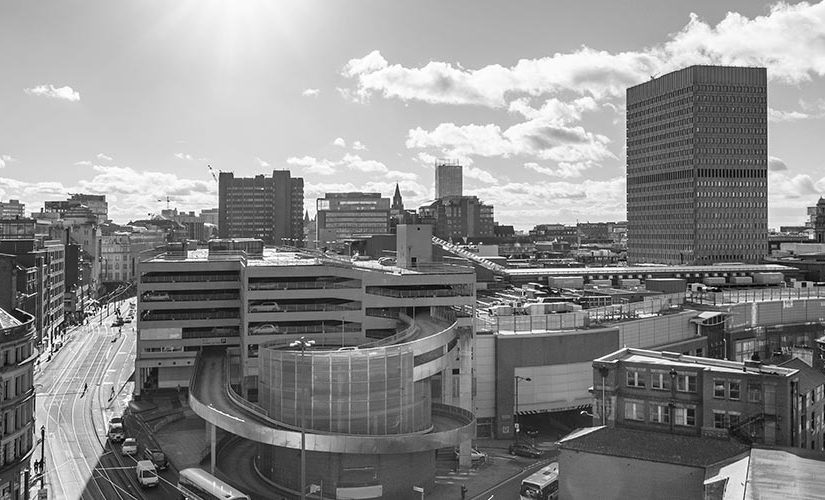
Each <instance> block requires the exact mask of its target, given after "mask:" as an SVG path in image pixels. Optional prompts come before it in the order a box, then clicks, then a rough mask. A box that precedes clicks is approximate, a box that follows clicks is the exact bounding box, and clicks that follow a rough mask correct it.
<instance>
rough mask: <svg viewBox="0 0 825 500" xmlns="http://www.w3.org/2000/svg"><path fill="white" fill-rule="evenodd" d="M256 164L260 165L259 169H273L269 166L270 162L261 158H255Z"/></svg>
mask: <svg viewBox="0 0 825 500" xmlns="http://www.w3.org/2000/svg"><path fill="white" fill-rule="evenodd" d="M255 163H257V164H258V166H259V167H261V168H269V167H271V165H270V164H269V162H268V161H266V160H262V159H261V158H259V157H257V156H256V157H255Z"/></svg>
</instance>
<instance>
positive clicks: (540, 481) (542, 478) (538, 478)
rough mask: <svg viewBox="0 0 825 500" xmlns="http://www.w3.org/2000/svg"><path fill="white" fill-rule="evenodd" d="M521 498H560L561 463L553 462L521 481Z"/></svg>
mask: <svg viewBox="0 0 825 500" xmlns="http://www.w3.org/2000/svg"><path fill="white" fill-rule="evenodd" d="M519 498H520V499H521V500H556V499H557V498H559V464H558V462H553V463H551V464H550V465H548V466H546V467H543V468H541V469H539V471H538V472H536V473H535V474H532V475H531V476H530V477H528V478H526V479H525V480H523V481H522V482H521V491H520V492H519Z"/></svg>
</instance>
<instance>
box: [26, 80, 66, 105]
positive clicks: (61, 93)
mask: <svg viewBox="0 0 825 500" xmlns="http://www.w3.org/2000/svg"><path fill="white" fill-rule="evenodd" d="M23 91H24V92H25V93H27V94H29V95H35V96H41V97H48V98H51V99H61V100H64V101H69V102H77V101H79V100H80V92H77V91H76V90H74V89H73V88H71V87H69V86H68V85H67V86H65V87H55V86H54V85H51V84H49V85H38V86H36V87H31V88H26V89H23Z"/></svg>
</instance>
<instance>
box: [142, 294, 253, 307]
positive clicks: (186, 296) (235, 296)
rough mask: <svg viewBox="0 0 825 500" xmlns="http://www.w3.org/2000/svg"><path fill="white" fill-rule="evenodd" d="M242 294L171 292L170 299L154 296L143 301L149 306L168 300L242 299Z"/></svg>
mask: <svg viewBox="0 0 825 500" xmlns="http://www.w3.org/2000/svg"><path fill="white" fill-rule="evenodd" d="M240 298H241V297H240V295H239V294H238V293H201V294H196V293H183V294H171V293H170V294H169V299H160V300H159V299H152V298H144V299H142V302H143V303H144V304H146V305H147V307H148V306H149V305H150V304H152V303H156V302H160V303H168V302H194V301H203V300H240Z"/></svg>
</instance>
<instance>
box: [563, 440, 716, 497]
mask: <svg viewBox="0 0 825 500" xmlns="http://www.w3.org/2000/svg"><path fill="white" fill-rule="evenodd" d="M704 480H705V471H704V469H703V468H700V467H687V466H682V465H674V464H665V463H660V462H651V461H647V460H638V459H633V458H624V457H614V456H609V455H597V454H593V453H587V452H581V451H573V450H567V449H562V450H561V453H560V455H559V500H574V499H579V498H598V499H600V500H613V499H615V500H624V499H628V498H651V499H652V498H667V499H669V500H679V499H685V500H688V499H690V500H695V499H697V498H699V499H701V498H703V494H704V489H703V486H702V483H703V482H704Z"/></svg>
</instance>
